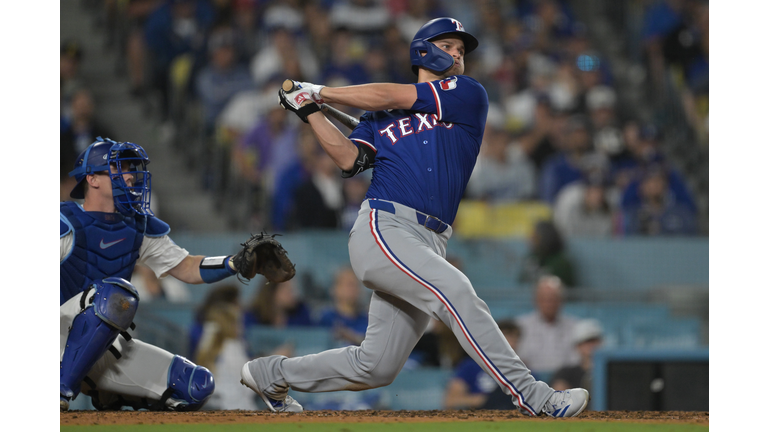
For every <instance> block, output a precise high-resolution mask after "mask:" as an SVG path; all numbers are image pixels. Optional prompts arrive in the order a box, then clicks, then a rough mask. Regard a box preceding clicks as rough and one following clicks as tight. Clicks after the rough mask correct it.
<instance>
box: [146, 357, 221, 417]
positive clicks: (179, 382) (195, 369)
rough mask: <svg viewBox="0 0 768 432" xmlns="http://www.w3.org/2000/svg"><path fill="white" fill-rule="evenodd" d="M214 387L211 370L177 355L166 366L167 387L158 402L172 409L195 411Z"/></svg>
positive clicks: (211, 392)
mask: <svg viewBox="0 0 768 432" xmlns="http://www.w3.org/2000/svg"><path fill="white" fill-rule="evenodd" d="M215 387H216V385H215V383H214V382H213V374H212V373H211V371H209V370H208V369H207V368H204V367H203V366H198V365H196V364H194V363H192V362H191V361H189V360H187V359H186V358H184V357H182V356H179V355H177V356H175V357H173V361H171V366H170V367H168V389H167V390H166V391H165V393H163V397H162V399H161V401H160V402H161V404H162V405H165V408H166V409H170V410H173V411H197V410H199V409H200V408H202V407H203V405H205V403H206V402H208V399H209V398H210V397H211V395H212V394H213V390H214V389H215Z"/></svg>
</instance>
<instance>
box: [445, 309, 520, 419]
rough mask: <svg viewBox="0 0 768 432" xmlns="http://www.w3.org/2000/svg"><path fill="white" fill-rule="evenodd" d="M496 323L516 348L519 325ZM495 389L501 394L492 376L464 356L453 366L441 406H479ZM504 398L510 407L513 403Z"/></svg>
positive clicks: (452, 407)
mask: <svg viewBox="0 0 768 432" xmlns="http://www.w3.org/2000/svg"><path fill="white" fill-rule="evenodd" d="M498 324H499V329H500V330H501V332H502V333H503V334H504V337H505V338H506V339H507V342H509V345H510V346H511V347H512V349H513V350H516V349H517V341H518V340H519V339H520V327H518V326H517V324H516V323H515V322H514V321H513V320H504V321H499V323H498ZM495 390H498V393H500V394H501V395H503V393H502V392H501V388H500V387H499V386H498V384H496V382H495V381H494V380H493V378H491V376H490V375H488V374H487V373H486V372H485V371H484V370H483V369H482V368H481V367H480V366H479V365H478V364H477V362H475V361H474V360H472V358H470V357H469V356H466V357H465V358H464V359H463V360H462V361H461V362H459V364H458V365H457V366H456V367H455V368H454V374H453V377H451V379H450V381H448V386H447V388H446V390H445V396H444V399H443V407H444V408H446V409H467V408H468V409H472V408H480V407H483V406H484V405H485V404H486V403H487V402H489V396H490V395H491V394H492V393H494V391H495ZM504 400H505V401H506V402H507V405H508V407H507V409H512V408H513V405H512V402H511V401H510V400H509V396H506V397H505V398H504ZM497 409H498V408H497Z"/></svg>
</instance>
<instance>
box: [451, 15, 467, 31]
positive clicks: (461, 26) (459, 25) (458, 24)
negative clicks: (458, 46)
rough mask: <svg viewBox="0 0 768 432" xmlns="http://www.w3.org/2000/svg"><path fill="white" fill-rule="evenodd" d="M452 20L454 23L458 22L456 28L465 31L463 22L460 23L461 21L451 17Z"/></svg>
mask: <svg viewBox="0 0 768 432" xmlns="http://www.w3.org/2000/svg"><path fill="white" fill-rule="evenodd" d="M451 22H452V23H454V24H456V30H457V31H464V26H463V25H461V23H460V22H458V21H457V20H455V19H453V18H451Z"/></svg>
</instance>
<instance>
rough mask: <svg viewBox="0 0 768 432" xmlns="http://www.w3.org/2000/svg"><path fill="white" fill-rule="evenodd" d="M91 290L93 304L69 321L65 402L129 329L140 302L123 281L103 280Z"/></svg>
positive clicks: (62, 381)
mask: <svg viewBox="0 0 768 432" xmlns="http://www.w3.org/2000/svg"><path fill="white" fill-rule="evenodd" d="M91 288H93V289H95V290H96V292H95V294H94V295H93V297H92V300H91V302H92V303H91V304H90V305H88V306H87V307H85V308H84V309H83V312H81V313H80V314H78V315H77V316H76V317H75V318H74V319H73V320H72V327H71V328H70V330H69V335H68V336H67V344H66V347H65V348H64V355H63V356H62V359H61V365H60V371H59V378H60V394H61V396H62V397H64V398H65V399H67V400H70V399H72V398H74V397H76V396H77V394H78V393H79V392H80V383H81V382H82V381H83V379H84V378H85V375H86V374H87V373H88V371H89V370H90V369H91V368H92V367H93V365H94V364H95V363H96V361H97V360H98V359H99V358H101V356H102V355H104V353H105V352H106V351H107V350H108V349H109V347H110V346H111V345H112V343H113V342H114V341H115V339H116V338H117V335H118V334H119V333H120V332H121V331H125V330H127V329H128V328H129V327H130V325H131V322H132V321H133V318H134V316H135V315H136V308H137V306H138V302H139V296H138V293H137V292H136V288H134V287H133V285H131V283H130V282H128V281H126V280H125V279H122V278H106V279H104V280H103V281H101V282H98V283H94V284H92V285H91ZM84 295H85V294H84ZM83 301H84V300H83Z"/></svg>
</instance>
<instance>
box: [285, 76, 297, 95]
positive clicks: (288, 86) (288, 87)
mask: <svg viewBox="0 0 768 432" xmlns="http://www.w3.org/2000/svg"><path fill="white" fill-rule="evenodd" d="M295 89H296V83H295V82H294V81H293V80H289V79H287V80H285V81H283V91H286V92H292V91H294V90H295Z"/></svg>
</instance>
